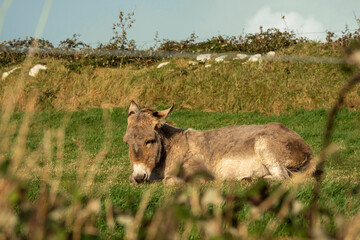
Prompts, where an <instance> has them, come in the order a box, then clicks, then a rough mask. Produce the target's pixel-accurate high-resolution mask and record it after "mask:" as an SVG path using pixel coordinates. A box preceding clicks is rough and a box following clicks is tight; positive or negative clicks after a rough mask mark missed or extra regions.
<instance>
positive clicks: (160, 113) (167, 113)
mask: <svg viewBox="0 0 360 240" xmlns="http://www.w3.org/2000/svg"><path fill="white" fill-rule="evenodd" d="M173 109H174V105H172V106H171V107H170V108H169V109H166V110H162V111H158V112H153V113H152V115H153V116H154V117H156V118H157V119H158V120H165V119H166V118H167V117H169V116H170V113H171V111H172V110H173Z"/></svg>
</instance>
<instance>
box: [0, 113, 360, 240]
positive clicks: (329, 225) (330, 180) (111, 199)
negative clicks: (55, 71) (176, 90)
mask: <svg viewBox="0 0 360 240" xmlns="http://www.w3.org/2000/svg"><path fill="white" fill-rule="evenodd" d="M25 119H26V114H24V113H16V114H14V115H13V116H12V118H11V121H10V125H9V126H17V127H16V128H17V129H21V128H22V127H20V126H21V123H23V122H24V121H25ZM126 119H127V109H122V108H114V109H112V108H111V109H89V110H86V111H74V112H64V111H55V110H50V111H49V110H48V111H38V112H35V113H34V116H33V117H32V118H31V120H29V123H28V127H29V129H28V134H27V137H26V144H25V145H24V148H23V149H19V150H18V151H21V152H22V153H23V155H24V157H23V159H27V160H30V163H29V162H26V161H24V162H20V163H19V165H18V171H17V174H19V176H21V178H22V179H24V180H25V181H26V182H27V185H26V194H27V195H28V197H29V199H30V201H33V202H35V203H36V202H37V201H38V198H39V196H42V195H41V191H42V189H43V187H42V186H43V183H42V182H43V181H45V182H47V183H48V186H49V188H50V192H52V191H55V192H56V196H59V198H60V196H61V195H63V196H65V200H64V201H68V203H67V206H69V204H70V206H71V205H78V204H79V203H82V204H85V203H86V202H87V201H88V200H89V199H99V200H100V205H101V207H100V209H99V213H98V215H96V216H97V217H96V220H94V221H95V222H94V226H96V227H97V228H98V230H99V232H98V234H99V235H100V236H101V237H102V238H109V237H113V238H118V237H121V238H123V237H124V236H125V234H130V233H126V230H125V227H124V225H125V226H126V221H130V220H131V218H126V217H124V216H127V217H129V216H135V215H136V214H137V212H138V211H141V209H142V208H143V209H142V211H143V213H142V216H141V219H140V220H137V221H140V223H141V225H140V226H139V229H140V231H139V236H138V237H139V238H144V237H145V236H147V237H148V238H149V234H150V233H149V229H153V228H154V226H153V225H154V224H155V223H154V221H155V220H156V217H158V213H159V212H161V213H162V214H165V215H164V216H165V217H166V216H167V215H166V214H168V213H166V211H164V208H165V209H166V206H169V205H170V206H172V208H176V209H177V210H176V211H175V212H176V215H175V216H173V215H169V216H171V217H173V218H176V219H178V220H176V223H179V224H180V225H176V229H175V230H176V231H177V232H179V233H182V234H183V235H184V236H189V237H190V238H192V239H198V238H202V237H204V235H203V234H206V236H210V237H211V236H212V235H211V232H210V233H209V232H207V230H206V229H205V230H204V228H203V227H200V226H201V224H200V223H201V222H203V223H206V221H208V220H209V224H210V220H214V219H216V217H215V216H216V206H212V207H210V208H209V209H210V210H208V211H210V212H207V210H206V211H205V212H206V214H205V213H204V214H203V215H202V214H200V213H199V214H195V213H193V212H192V211H193V208H194V207H195V206H194V205H193V203H191V201H190V204H189V203H187V202H186V201H185V202H181V201H180V202H179V201H178V200H176V199H178V198H180V197H181V196H179V194H180V195H181V193H182V194H189V196H192V195H191V194H192V193H191V191H192V190H194V189H196V190H194V191H196V192H197V193H198V194H199V195H198V196H199V197H200V196H201V197H203V194H204V193H206V192H207V191H208V190H209V189H212V188H214V189H217V190H216V191H219V193H221V194H222V195H223V196H228V197H230V196H235V197H238V198H239V199H243V200H244V199H247V200H246V201H244V202H243V203H239V204H240V206H239V209H238V210H236V211H235V210H234V211H233V213H234V215H235V216H233V218H234V219H235V220H234V219H233V220H231V221H233V222H235V223H238V224H239V225H240V223H248V225H247V227H248V230H247V231H248V234H250V236H253V237H255V236H261V235H262V234H264V232H266V231H268V227H267V226H268V225H269V223H270V222H271V219H281V218H279V216H277V215H276V211H275V213H274V212H271V211H265V213H264V214H262V215H261V217H259V218H257V219H255V220H253V221H250V220H249V219H250V216H251V213H252V209H254V206H256V204H255V203H253V202H252V201H251V199H250V196H252V195H251V194H253V195H254V196H256V195H259V197H260V196H261V194H263V192H262V191H265V190H264V189H267V188H268V190H266V191H269V192H273V191H276V189H278V187H279V183H281V182H272V183H270V185H269V184H268V183H264V182H261V181H260V182H258V181H255V180H254V181H250V182H247V181H244V182H216V181H215V182H209V183H207V184H204V185H196V184H195V185H192V184H191V185H190V186H191V187H190V186H175V187H167V186H164V185H163V184H161V183H154V184H141V185H130V184H129V182H128V178H129V175H130V174H131V166H130V162H129V158H128V155H127V154H128V153H127V146H126V145H125V144H124V143H123V142H122V138H123V136H124V133H125V130H126ZM359 119H360V112H359V111H348V110H346V109H342V110H341V111H340V112H339V115H338V117H337V118H336V127H335V131H334V133H333V138H332V140H333V142H334V143H335V144H336V146H337V148H338V150H337V151H336V152H335V153H334V154H333V155H332V156H331V157H330V158H329V159H328V161H327V162H326V168H325V178H324V180H323V184H322V185H321V194H320V208H321V209H324V210H325V211H326V213H322V214H323V215H324V216H325V215H326V217H324V216H323V220H322V225H323V226H324V227H325V229H326V231H327V233H328V234H336V233H337V231H338V230H339V225H337V224H338V222H337V221H340V220H339V219H340V218H341V219H343V221H345V220H348V219H350V218H351V217H352V216H354V215H356V214H358V212H359V208H360V198H359V194H360V193H359V191H360V190H359V189H360V185H359V182H360V181H359V180H360V162H359V158H360V152H359V147H358V146H359V145H360V137H359V136H360V122H359ZM169 120H170V121H172V122H174V123H175V124H176V127H180V128H189V127H191V128H195V129H212V128H218V127H222V126H228V125H234V124H238V125H241V124H264V123H268V122H281V123H283V124H284V125H286V126H288V127H289V128H291V129H293V130H295V131H296V132H298V133H299V134H300V135H301V136H302V137H303V138H304V139H305V140H306V141H307V142H308V143H309V145H310V146H311V147H312V149H313V151H314V153H315V155H317V154H318V153H319V151H320V149H321V144H322V141H323V134H324V129H325V124H326V120H327V112H326V111H325V110H322V109H318V110H292V111H290V112H289V113H284V114H279V115H263V114H260V113H204V112H201V111H189V110H176V109H175V110H174V112H173V114H172V115H171V116H170V118H169ZM4 139H5V138H3V139H2V140H4ZM14 139H16V137H15V136H14V137H13V140H12V141H13V142H16V140H14ZM14 144H15V143H14ZM25 146H26V148H25ZM5 162H6V161H5ZM29 164H30V165H29ZM11 167H12V165H11V164H9V162H8V165H6V164H5V165H4V164H3V165H2V171H3V172H4V171H5V172H6V171H10V170H9V169H11ZM44 172H47V173H46V174H45V173H44ZM313 184H314V181H313V180H309V181H304V182H303V183H301V184H295V183H291V181H284V182H282V187H284V188H286V189H287V190H286V191H289V192H292V193H293V194H294V199H296V201H299V203H300V204H301V206H303V208H304V209H307V208H308V207H309V205H310V203H311V200H312V190H311V189H312V187H313ZM149 191H151V196H148V199H147V200H146V201H147V202H146V205H145V207H144V202H143V201H144V200H143V199H144V198H146V196H147V193H148V192H149ZM201 194H202V195H201ZM174 196H175V197H174ZM189 198H190V199H191V197H189ZM254 198H256V197H254ZM224 199H225V198H224ZM249 199H250V200H249ZM281 199H282V198H281ZM279 201H280V200H279ZM281 201H283V199H282V200H281ZM227 204H229V203H227ZM277 204H280V202H278V203H277ZM277 204H276V206H277ZM65 205H66V204H65ZM55 206H56V205H55ZM109 206H111V214H110V212H109V211H110V210H109V209H110V208H109ZM276 206H274V207H275V208H276ZM62 207H63V206H62ZM277 207H280V208H281V204H280V205H279V206H277ZM54 208H55V207H54ZM187 208H188V209H187ZM222 208H224V209H223V211H224V212H223V213H222V214H224V218H225V215H226V211H225V210H226V207H224V206H223V207H222ZM55 209H56V208H55ZM139 209H140V210H139ZM74 211H75V210H74ZM289 212H290V210H289ZM48 214H49V216H48V217H46V218H45V219H47V218H49V219H50V220H49V221H50V222H51V219H52V218H51V214H52V212H51V211H50V210H49V213H48ZM68 214H69V213H68ZM285 215H287V217H288V218H285V219H287V220H286V221H285V220H284V221H280V223H279V226H277V227H276V229H275V230H274V233H272V234H273V236H289V237H305V236H306V235H307V232H306V229H307V228H308V227H309V221H308V219H307V218H306V215H305V214H302V213H301V212H300V213H298V215H296V214H292V213H287V214H285ZM109 216H110V217H109ZM111 216H115V217H113V218H115V220H114V219H113V221H115V224H114V223H113V224H114V225H112V220H111V219H112V218H111ZM116 216H118V218H119V219H118V220H119V221H116ZM119 216H120V217H119ZM121 216H122V217H121ZM136 216H137V215H136ZM211 216H213V219H212V217H211ZM135 218H136V217H135ZM134 221H135V220H134ZM166 221H169V222H164V223H163V224H164V225H165V228H166V227H168V228H171V227H173V225H174V223H173V222H172V221H175V220H171V221H170V220H166ZM224 221H225V220H224ZM60 222H61V220H59V222H58V224H59V223H60ZM120 223H122V224H123V225H122V224H120ZM225 223H226V222H224V223H223V224H225ZM132 224H135V223H132ZM189 225H190V226H191V227H189ZM21 226H22V227H24V229H22V228H21V227H20V229H19V231H20V232H23V233H25V232H26V222H25V220H24V223H23V225H21ZM130 226H131V224H130V225H128V228H130ZM159 226H160V225H159ZM195 226H197V227H195ZM224 226H225V225H224ZM47 227H48V228H49V229H52V228H51V224H50V223H49V225H47ZM67 227H69V226H67ZM230 227H231V226H227V228H229V229H230ZM159 228H160V229H159V230H158V231H159V233H161V231H163V230H162V228H161V227H159ZM189 228H190V230H189ZM65 229H67V228H66V227H65ZM48 231H53V233H54V234H55V233H58V232H56V230H48ZM58 231H59V232H60V233H62V234H63V235H64V236H65V235H66V230H64V229H62V230H58ZM169 231H170V232H171V229H170V230H169ZM186 231H188V232H186ZM243 232H244V231H243ZM220 233H222V234H224V235H221V236H222V238H231V236H232V235H231V234H230V233H229V231H224V232H223V231H222V230H221V232H220ZM225 233H227V234H225ZM163 234H165V233H163ZM186 234H187V235H186ZM216 234H217V233H216V232H215V235H213V236H216ZM126 236H127V237H129V236H131V235H126ZM154 236H157V235H156V234H155V235H154ZM150 239H151V238H150Z"/></svg>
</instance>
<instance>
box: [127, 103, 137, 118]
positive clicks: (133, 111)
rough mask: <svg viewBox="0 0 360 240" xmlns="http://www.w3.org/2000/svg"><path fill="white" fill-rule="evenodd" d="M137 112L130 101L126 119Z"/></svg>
mask: <svg viewBox="0 0 360 240" xmlns="http://www.w3.org/2000/svg"><path fill="white" fill-rule="evenodd" d="M138 112H139V107H138V105H137V104H136V103H135V102H134V101H131V102H130V106H129V112H128V117H130V115H132V114H134V113H138Z"/></svg>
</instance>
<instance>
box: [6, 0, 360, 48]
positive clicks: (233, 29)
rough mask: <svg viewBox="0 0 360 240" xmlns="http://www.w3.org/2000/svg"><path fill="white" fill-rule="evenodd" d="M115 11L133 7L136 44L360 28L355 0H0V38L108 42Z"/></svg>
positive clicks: (318, 35) (319, 36)
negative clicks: (262, 32) (75, 37)
mask: <svg viewBox="0 0 360 240" xmlns="http://www.w3.org/2000/svg"><path fill="white" fill-rule="evenodd" d="M120 11H123V12H125V13H130V12H133V11H134V13H135V16H134V19H135V21H136V22H135V23H134V24H133V26H132V28H131V29H130V30H128V38H129V39H134V40H135V42H136V44H137V46H138V48H142V47H144V48H146V47H150V46H153V45H154V44H155V43H154V40H153V39H154V36H155V33H156V32H158V35H159V38H160V39H163V38H166V39H170V40H178V41H179V40H185V39H187V38H189V36H190V34H191V33H195V34H196V36H198V40H205V39H208V38H211V37H212V36H218V35H227V36H239V35H241V34H244V33H256V32H259V27H260V26H262V27H263V29H264V30H266V29H268V28H272V27H275V28H278V29H280V30H284V29H288V30H293V31H294V32H295V33H296V34H297V35H298V36H305V37H308V38H310V39H314V40H319V41H321V40H324V37H325V34H324V33H325V32H326V31H327V30H329V31H334V32H336V33H337V34H338V35H340V34H341V31H344V30H345V28H346V26H347V27H348V28H349V29H350V30H353V29H356V28H360V24H358V23H357V22H356V18H360V0H343V1H339V0H302V1H299V0H256V1H249V0H246V1H243V0H176V1H175V0H151V1H150V0H103V1H99V0H0V41H5V40H11V39H15V38H22V39H23V38H24V37H25V36H37V37H41V38H44V39H46V40H49V41H50V42H52V43H53V44H54V45H56V46H57V45H58V44H59V42H60V41H61V40H65V39H66V38H71V37H72V35H73V34H75V33H76V34H80V37H79V39H80V40H81V41H83V42H85V43H88V44H90V45H92V46H94V47H96V45H97V44H98V43H106V42H109V40H110V39H111V37H112V36H113V32H112V24H113V23H116V22H118V15H119V12H120ZM283 16H285V18H284V19H283V18H282V17H283ZM39 20H40V21H39Z"/></svg>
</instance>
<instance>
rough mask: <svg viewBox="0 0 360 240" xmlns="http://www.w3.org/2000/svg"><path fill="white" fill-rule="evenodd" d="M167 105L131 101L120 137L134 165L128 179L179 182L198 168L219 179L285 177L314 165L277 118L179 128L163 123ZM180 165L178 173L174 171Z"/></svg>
mask: <svg viewBox="0 0 360 240" xmlns="http://www.w3.org/2000/svg"><path fill="white" fill-rule="evenodd" d="M172 110H173V106H172V107H170V108H169V109H167V110H163V111H153V110H151V109H148V108H145V109H141V110H140V109H139V107H138V105H137V104H136V103H135V102H134V101H132V102H131V103H130V106H129V111H128V126H127V130H126V134H125V136H124V139H123V140H124V142H125V143H126V144H128V146H129V157H130V161H131V165H132V169H133V172H132V174H131V175H130V178H129V181H130V183H141V182H153V181H159V180H162V181H163V182H164V183H166V184H174V183H182V182H184V180H185V179H186V178H187V177H189V176H191V175H192V174H194V173H196V172H198V171H206V172H208V173H210V174H211V176H212V177H213V178H215V179H220V180H242V179H251V178H266V179H287V178H290V177H293V176H294V175H299V174H300V175H303V176H310V175H311V174H312V173H313V172H314V171H315V165H316V164H315V160H314V158H313V155H312V151H311V149H310V147H309V145H308V144H307V143H306V142H305V141H304V140H303V139H302V138H301V137H300V136H299V135H298V134H297V133H295V132H294V131H292V130H290V129H288V128H287V127H285V126H284V125H282V124H281V123H269V124H266V125H241V126H229V127H223V128H220V129H214V130H207V131H198V130H193V129H179V128H175V127H172V126H170V125H168V124H166V123H165V119H166V118H167V117H168V116H169V115H170V113H171V111H172ZM179 165H180V166H182V171H183V174H182V175H181V177H180V176H179V174H176V171H175V169H177V168H179Z"/></svg>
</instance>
